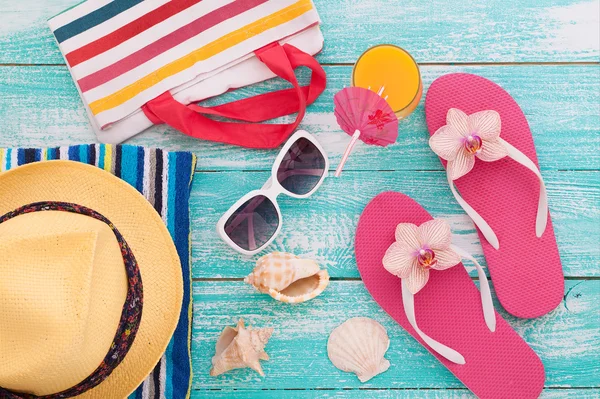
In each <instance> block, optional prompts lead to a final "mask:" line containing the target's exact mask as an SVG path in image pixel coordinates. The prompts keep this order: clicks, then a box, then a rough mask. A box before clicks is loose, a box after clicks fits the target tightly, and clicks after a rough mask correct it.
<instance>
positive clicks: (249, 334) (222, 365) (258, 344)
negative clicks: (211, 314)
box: [210, 319, 273, 377]
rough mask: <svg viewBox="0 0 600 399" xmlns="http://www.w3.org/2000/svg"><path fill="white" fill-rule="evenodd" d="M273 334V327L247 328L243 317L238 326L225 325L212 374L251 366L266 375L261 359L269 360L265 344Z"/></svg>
mask: <svg viewBox="0 0 600 399" xmlns="http://www.w3.org/2000/svg"><path fill="white" fill-rule="evenodd" d="M271 334H273V329H272V328H259V329H253V328H252V327H248V328H246V327H245V326H244V320H243V319H240V321H238V324H237V326H236V327H229V326H227V327H225V329H224V330H223V332H222V333H221V335H220V336H219V339H218V340H217V347H216V349H215V356H213V358H212V365H213V366H212V368H211V369H210V375H211V376H213V377H215V376H217V375H220V374H223V373H226V372H227V371H229V370H233V369H240V368H245V367H250V368H251V369H252V370H254V371H256V372H257V373H258V374H260V375H261V376H263V377H264V376H265V373H264V372H263V370H262V367H261V366H260V362H259V360H269V355H267V352H265V345H266V344H267V342H269V338H271Z"/></svg>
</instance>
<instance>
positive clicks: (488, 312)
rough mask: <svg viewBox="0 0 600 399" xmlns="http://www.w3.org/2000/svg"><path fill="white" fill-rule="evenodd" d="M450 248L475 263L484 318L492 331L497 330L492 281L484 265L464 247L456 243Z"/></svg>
mask: <svg viewBox="0 0 600 399" xmlns="http://www.w3.org/2000/svg"><path fill="white" fill-rule="evenodd" d="M450 248H451V249H452V250H453V251H454V252H456V253H457V254H459V255H460V256H461V257H462V258H465V259H468V260H470V261H471V262H473V264H474V265H475V268H476V269H477V276H478V277H479V294H480V295H481V307H482V308H483V318H484V319H485V324H486V325H487V326H488V328H489V329H490V331H491V332H494V331H496V311H495V310H494V304H493V302H492V293H491V291H490V283H489V282H488V279H487V276H486V275H485V272H484V271H483V267H481V265H480V264H479V262H477V259H475V258H474V257H473V256H472V255H471V254H470V253H468V252H467V251H465V250H464V249H462V248H460V247H457V246H456V245H450Z"/></svg>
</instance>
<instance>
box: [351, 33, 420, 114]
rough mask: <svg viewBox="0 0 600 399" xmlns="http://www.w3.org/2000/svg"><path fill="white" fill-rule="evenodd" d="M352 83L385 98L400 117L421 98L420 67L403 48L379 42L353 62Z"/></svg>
mask: <svg viewBox="0 0 600 399" xmlns="http://www.w3.org/2000/svg"><path fill="white" fill-rule="evenodd" d="M352 86H356V87H363V88H365V89H367V88H370V89H371V90H373V91H375V92H378V93H379V92H380V91H381V90H382V89H383V92H382V94H381V96H382V97H384V98H386V97H387V98H386V100H387V102H388V103H389V104H390V106H391V107H392V109H393V110H394V112H395V113H396V115H397V116H398V118H399V119H403V118H406V117H407V116H408V115H410V114H411V113H412V112H413V111H414V110H415V108H417V105H419V101H420V100H421V95H422V94H423V83H422V82H421V73H420V71H419V66H418V65H417V62H416V61H415V60H414V58H413V57H412V56H411V55H410V54H409V53H408V52H407V51H406V50H404V49H402V48H400V47H398V46H394V45H392V44H380V45H378V46H375V47H371V48H370V49H368V50H367V51H365V52H364V53H363V54H362V55H361V56H360V57H359V58H358V60H357V61H356V64H354V69H353V70H352Z"/></svg>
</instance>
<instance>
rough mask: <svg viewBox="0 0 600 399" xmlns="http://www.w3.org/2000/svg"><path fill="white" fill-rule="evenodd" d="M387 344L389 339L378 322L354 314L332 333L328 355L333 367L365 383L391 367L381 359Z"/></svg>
mask: <svg viewBox="0 0 600 399" xmlns="http://www.w3.org/2000/svg"><path fill="white" fill-rule="evenodd" d="M389 347H390V339H389V337H388V335H387V332H386V330H385V328H383V326H382V325H381V324H379V323H378V322H376V321H375V320H373V319H370V318H368V317H354V318H352V319H349V320H346V321H345V322H344V323H342V324H341V325H339V326H338V327H336V328H335V329H334V330H333V331H332V332H331V334H330V335H329V340H328V341H327V354H328V355H329V360H331V363H333V365H334V366H335V367H337V368H338V369H340V370H342V371H346V372H351V373H355V374H356V376H357V377H358V379H359V380H360V382H366V381H368V380H370V379H371V378H373V377H375V376H376V375H377V374H380V373H383V372H384V371H386V370H387V369H388V368H389V367H390V362H389V361H388V360H387V359H386V358H384V355H385V352H386V351H387V350H388V348H389Z"/></svg>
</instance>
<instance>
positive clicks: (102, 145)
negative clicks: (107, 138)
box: [98, 144, 106, 169]
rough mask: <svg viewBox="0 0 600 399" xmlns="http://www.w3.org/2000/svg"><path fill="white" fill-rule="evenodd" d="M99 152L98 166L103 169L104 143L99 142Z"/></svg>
mask: <svg viewBox="0 0 600 399" xmlns="http://www.w3.org/2000/svg"><path fill="white" fill-rule="evenodd" d="M99 147H100V153H99V154H98V167H99V168H100V169H104V157H105V156H106V149H105V148H104V144H100V145H99Z"/></svg>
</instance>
